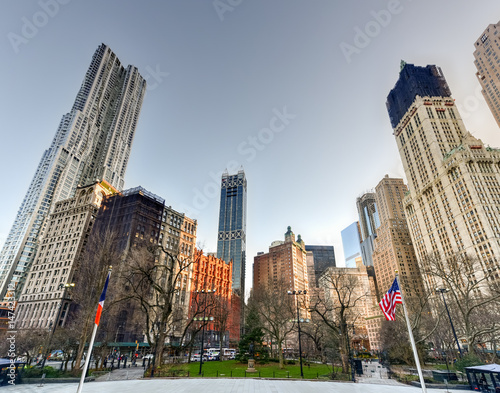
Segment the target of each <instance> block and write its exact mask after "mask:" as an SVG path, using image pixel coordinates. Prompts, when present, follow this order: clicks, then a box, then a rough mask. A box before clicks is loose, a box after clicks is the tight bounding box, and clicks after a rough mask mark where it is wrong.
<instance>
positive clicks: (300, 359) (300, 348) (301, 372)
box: [287, 290, 307, 378]
mask: <svg viewBox="0 0 500 393" xmlns="http://www.w3.org/2000/svg"><path fill="white" fill-rule="evenodd" d="M287 293H288V294H289V295H292V296H299V295H306V294H307V291H305V290H304V291H288V292H287ZM296 300H297V301H296V305H297V329H298V331H299V361H300V376H301V377H302V378H304V370H303V368H302V344H301V342H300V311H299V300H298V299H297V298H296Z"/></svg>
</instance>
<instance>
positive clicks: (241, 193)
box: [217, 170, 247, 299]
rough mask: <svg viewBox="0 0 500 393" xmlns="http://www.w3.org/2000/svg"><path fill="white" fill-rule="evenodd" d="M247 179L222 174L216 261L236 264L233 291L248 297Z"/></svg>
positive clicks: (234, 265) (238, 174) (243, 173)
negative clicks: (246, 290)
mask: <svg viewBox="0 0 500 393" xmlns="http://www.w3.org/2000/svg"><path fill="white" fill-rule="evenodd" d="M246 228H247V180H246V177H245V172H244V171H243V170H239V171H238V173H237V174H236V175H229V174H228V173H227V172H225V173H223V174H222V181H221V196H220V211H219V233H218V237H217V258H220V259H223V260H224V261H226V262H227V263H229V261H233V290H234V291H236V293H237V294H239V296H240V297H241V298H242V299H244V298H245V262H246V257H245V252H246Z"/></svg>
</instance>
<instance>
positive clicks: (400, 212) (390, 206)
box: [373, 175, 424, 299]
mask: <svg viewBox="0 0 500 393" xmlns="http://www.w3.org/2000/svg"><path fill="white" fill-rule="evenodd" d="M375 189H376V198H377V199H376V200H377V206H378V207H379V214H380V222H381V225H380V226H379V228H378V232H377V239H375V251H374V253H373V265H374V269H375V276H376V277H377V287H378V289H379V291H380V293H379V294H378V298H379V299H380V298H381V297H382V296H383V295H384V293H385V292H386V291H387V290H388V289H389V288H390V287H391V285H392V282H393V281H394V275H395V271H396V270H398V271H399V274H400V282H401V285H402V287H403V291H404V295H405V296H407V297H421V296H424V291H423V286H422V276H421V274H420V269H419V267H418V263H417V258H416V256H415V251H414V249H413V245H412V242H411V237H410V231H409V229H408V223H407V221H406V217H405V212H404V209H403V204H402V200H403V198H404V195H405V193H406V191H407V188H406V185H405V184H404V182H403V179H394V178H390V177H389V175H386V176H385V177H384V178H383V179H382V180H381V181H380V182H379V183H378V185H377V187H376V188H375Z"/></svg>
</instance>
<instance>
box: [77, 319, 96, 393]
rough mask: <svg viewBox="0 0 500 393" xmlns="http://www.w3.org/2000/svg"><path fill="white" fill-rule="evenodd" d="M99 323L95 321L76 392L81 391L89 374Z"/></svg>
mask: <svg viewBox="0 0 500 393" xmlns="http://www.w3.org/2000/svg"><path fill="white" fill-rule="evenodd" d="M97 326H98V325H97V324H95V323H94V331H93V332H92V338H91V339H90V343H89V350H88V352H87V358H86V359H85V364H84V366H83V371H82V376H81V377H80V383H79V384H78V390H77V391H76V393H81V391H82V388H83V382H84V381H85V375H86V374H87V369H88V367H89V363H90V355H91V354H92V348H93V347H94V339H95V335H96V333H97Z"/></svg>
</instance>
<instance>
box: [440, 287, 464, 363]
mask: <svg viewBox="0 0 500 393" xmlns="http://www.w3.org/2000/svg"><path fill="white" fill-rule="evenodd" d="M449 291H450V290H449V289H447V288H436V292H439V293H441V296H442V297H443V303H444V307H445V308H446V313H447V314H448V319H449V320H450V325H451V331H452V332H453V336H454V337H455V342H456V343H457V348H458V352H459V353H460V357H462V348H460V343H459V342H458V337H457V333H456V332H455V327H454V326H453V322H452V321H451V316H450V311H449V310H448V305H447V304H446V299H445V297H444V294H445V293H446V292H449Z"/></svg>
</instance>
